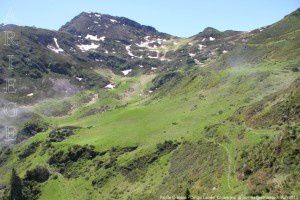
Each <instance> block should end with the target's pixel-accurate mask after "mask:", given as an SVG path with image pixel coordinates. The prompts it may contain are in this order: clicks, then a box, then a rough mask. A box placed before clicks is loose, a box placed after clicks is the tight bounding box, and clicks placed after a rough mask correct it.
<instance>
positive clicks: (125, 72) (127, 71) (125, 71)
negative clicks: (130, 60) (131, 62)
mask: <svg viewBox="0 0 300 200" xmlns="http://www.w3.org/2000/svg"><path fill="white" fill-rule="evenodd" d="M131 71H132V69H127V70H124V71H122V73H123V74H124V75H125V76H126V75H128V74H129V73H130V72H131Z"/></svg>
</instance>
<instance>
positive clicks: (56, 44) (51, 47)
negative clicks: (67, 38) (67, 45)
mask: <svg viewBox="0 0 300 200" xmlns="http://www.w3.org/2000/svg"><path fill="white" fill-rule="evenodd" d="M53 40H54V43H55V47H53V46H51V45H48V46H47V48H48V49H50V50H51V51H54V52H55V53H60V52H63V51H64V50H63V49H62V48H60V47H59V45H58V42H57V39H56V38H53Z"/></svg>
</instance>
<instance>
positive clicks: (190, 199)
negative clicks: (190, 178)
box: [185, 188, 192, 200]
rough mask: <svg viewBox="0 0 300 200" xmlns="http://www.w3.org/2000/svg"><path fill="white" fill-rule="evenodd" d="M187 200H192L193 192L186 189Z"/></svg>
mask: <svg viewBox="0 0 300 200" xmlns="http://www.w3.org/2000/svg"><path fill="white" fill-rule="evenodd" d="M185 199H186V200H192V197H191V192H190V190H189V188H186V191H185Z"/></svg>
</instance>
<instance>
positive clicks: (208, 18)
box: [0, 0, 300, 36]
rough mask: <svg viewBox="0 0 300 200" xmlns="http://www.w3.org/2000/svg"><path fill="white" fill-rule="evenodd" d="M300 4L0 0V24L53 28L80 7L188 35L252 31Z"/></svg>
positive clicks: (299, 0)
mask: <svg viewBox="0 0 300 200" xmlns="http://www.w3.org/2000/svg"><path fill="white" fill-rule="evenodd" d="M299 7H300V0H81V1H80V0H59V1H58V0H0V23H12V24H18V25H29V26H33V25H34V26H36V27H41V28H48V29H58V28H59V27H60V26H62V25H63V24H65V23H66V22H67V21H69V20H70V19H72V18H73V17H75V16H76V15H78V14H79V13H81V12H82V11H93V12H99V13H104V14H110V15H116V16H124V17H127V18H130V19H133V20H135V21H137V22H139V23H141V24H145V25H151V26H154V27H155V28H156V29H158V30H159V31H163V32H167V33H170V34H173V35H177V36H192V35H194V34H196V33H198V32H200V31H201V30H202V29H204V28H205V27H207V26H211V27H214V28H217V29H219V30H226V29H234V30H245V31H246V30H251V29H255V28H258V27H261V26H265V25H269V24H272V23H274V22H276V21H278V20H280V19H281V18H282V17H284V16H285V15H287V14H289V13H290V12H292V11H294V10H296V9H297V8H299Z"/></svg>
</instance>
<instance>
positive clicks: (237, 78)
mask: <svg viewBox="0 0 300 200" xmlns="http://www.w3.org/2000/svg"><path fill="white" fill-rule="evenodd" d="M294 17H295V16H294V14H293V15H292V16H290V18H291V19H290V20H289V19H288V18H285V19H284V20H283V21H281V22H279V23H278V26H279V25H280V24H281V23H285V21H286V20H288V21H289V22H290V23H292V24H293V27H299V17H298V16H296V17H297V20H294ZM278 26H277V25H273V26H271V27H269V28H268V29H266V30H264V31H266V33H264V31H263V32H262V33H260V34H258V35H257V36H254V38H252V39H250V40H249V41H248V43H247V44H246V45H244V46H243V45H238V46H237V47H236V48H235V49H234V50H233V51H231V52H228V54H226V55H223V56H222V57H220V58H218V59H217V60H212V61H211V62H210V63H209V64H207V65H206V66H205V67H198V66H196V67H191V68H184V70H182V71H180V73H181V76H178V77H177V76H175V78H174V79H172V81H171V82H168V83H165V84H163V85H162V86H161V87H160V88H159V89H157V90H155V91H154V92H153V93H149V90H150V88H152V85H151V80H152V79H153V78H154V75H153V74H152V75H151V74H150V75H141V76H137V77H134V78H125V79H124V78H121V77H118V76H115V77H113V79H114V81H115V82H117V83H118V87H117V88H116V89H115V90H110V91H108V90H106V91H103V90H99V91H90V92H86V93H84V94H82V95H83V96H84V97H86V96H87V98H88V97H90V96H91V97H94V95H95V94H98V95H97V96H98V98H96V99H94V100H93V101H91V100H92V99H93V98H90V99H89V98H88V100H86V101H81V99H82V98H80V97H79V96H75V97H72V98H70V99H64V100H53V101H55V102H56V103H57V101H58V102H60V103H61V101H67V102H69V103H70V104H71V105H73V107H75V109H74V110H72V112H68V115H65V116H59V117H45V121H46V122H47V123H48V124H50V128H49V130H48V131H46V132H43V133H39V134H37V135H35V136H34V137H32V138H30V139H29V140H27V141H25V142H23V143H21V144H19V145H17V146H15V147H14V148H13V149H12V150H11V152H8V153H7V154H8V157H7V158H6V157H5V156H4V155H5V152H2V154H1V157H0V160H4V161H3V164H2V165H0V174H1V175H0V180H1V182H0V183H1V184H6V185H8V184H9V179H10V172H11V168H12V167H15V168H16V170H17V172H18V174H19V175H20V176H21V178H24V179H26V171H28V170H31V169H35V168H36V167H37V166H45V167H46V168H47V169H48V170H49V171H50V173H51V176H50V178H49V179H48V180H47V181H45V182H43V183H37V184H35V187H36V188H38V190H39V191H40V192H39V194H38V195H37V196H38V198H39V199H47V200H48V199H159V198H160V196H166V195H170V196H174V195H178V196H184V192H185V190H186V188H189V190H190V191H191V193H192V195H195V196H202V195H204V194H206V195H220V196H222V195H227V196H230V195H242V196H243V195H245V196H246V195H258V196H261V195H276V196H277V195H299V193H300V191H299V187H298V186H297V184H296V183H297V180H299V170H297V164H298V166H299V159H298V157H299V155H297V149H298V152H299V148H298V147H299V146H298V147H297V145H294V146H291V145H289V144H291V143H293V142H294V141H297V142H299V128H298V129H297V127H298V126H299V117H297V116H299V70H298V71H297V70H296V68H297V67H298V66H299V64H300V58H299V56H297V55H300V48H299V47H300V45H299V41H300V40H299V38H300V29H299V28H296V29H289V26H287V28H286V29H285V30H284V31H281V32H277V29H280V30H281V28H282V26H279V28H278ZM271 32H276V35H275V36H273V35H270V34H269V33H271ZM298 68H299V67H298ZM177 78H178V79H177ZM154 83H155V82H154ZM128 96H129V97H130V98H128ZM83 99H85V98H83ZM53 105H55V104H53ZM45 107H46V104H42V105H37V106H36V108H35V110H36V112H39V113H43V110H45V109H46V108H45ZM55 107H56V108H57V106H55ZM57 109H58V110H59V109H60V108H57ZM63 112H65V111H63ZM286 116H287V118H288V119H286ZM66 126H72V127H76V129H70V127H66ZM57 127H66V128H65V129H66V131H70V130H71V132H72V133H71V134H70V135H66V136H64V138H63V140H62V141H58V140H54V139H53V138H52V139H51V137H52V136H51V134H50V132H51V131H52V130H55V128H57ZM53 134H55V133H53ZM58 134H61V132H58ZM56 137H58V138H60V137H59V136H56ZM278 138H279V139H278ZM55 139H57V138H55ZM280 141H281V143H280ZM34 142H36V143H37V145H36V147H35V148H33V147H32V146H30V144H33V143H34ZM295 144H297V143H295ZM89 145H92V147H91V146H89ZM268 148H269V149H268ZM278 148H280V152H278V150H277V149H278ZM265 149H268V151H266V150H265ZM26 150H27V151H29V152H30V153H29V155H27V156H26V157H25V158H23V157H22V156H21V158H20V154H21V153H22V152H24V151H26ZM273 150H274V151H273ZM284 152H286V153H284ZM269 155H272V157H271V158H270V156H269ZM268 156H269V157H268ZM297 156H298V157H297ZM258 157H259V158H258ZM285 160H288V161H286V162H285ZM290 160H292V161H290ZM281 161H282V162H281ZM289 162H290V163H291V164H290V165H289ZM0 163H1V162H0ZM266 163H271V164H270V165H267V164H266ZM278 163H281V164H283V163H284V165H283V167H282V168H280V170H277V168H276V165H279V164H278ZM256 165H257V166H256ZM268 170H270V171H272V173H271V172H270V171H268ZM264 176H266V177H267V178H266V179H265V180H268V182H267V183H264V181H263V180H261V177H264Z"/></svg>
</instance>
